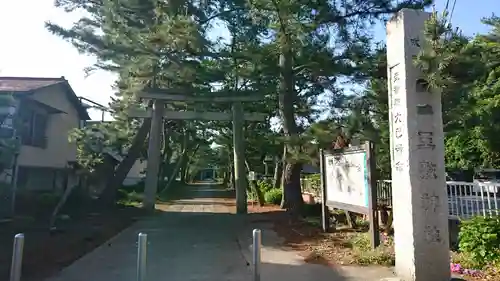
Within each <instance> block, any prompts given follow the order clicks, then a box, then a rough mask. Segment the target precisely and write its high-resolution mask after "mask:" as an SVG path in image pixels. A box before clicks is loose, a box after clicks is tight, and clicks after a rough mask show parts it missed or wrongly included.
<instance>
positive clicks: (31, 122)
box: [19, 108, 48, 148]
mask: <svg viewBox="0 0 500 281" xmlns="http://www.w3.org/2000/svg"><path fill="white" fill-rule="evenodd" d="M19 115H20V116H19V117H20V120H21V130H20V135H21V143H22V144H23V145H30V146H35V147H40V148H46V146H47V137H46V134H45V132H46V130H47V118H48V115H47V114H43V113H39V112H35V111H34V110H32V109H30V108H23V109H22V110H21V112H20V114H19Z"/></svg>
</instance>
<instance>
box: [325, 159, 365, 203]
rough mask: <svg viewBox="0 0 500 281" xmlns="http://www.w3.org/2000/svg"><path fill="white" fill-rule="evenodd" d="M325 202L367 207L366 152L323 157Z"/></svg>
mask: <svg viewBox="0 0 500 281" xmlns="http://www.w3.org/2000/svg"><path fill="white" fill-rule="evenodd" d="M325 173H326V175H325V178H326V184H325V188H326V201H327V202H328V201H332V202H338V203H344V204H349V205H354V206H360V207H368V203H369V201H368V200H369V193H368V188H369V184H368V168H367V166H366V152H365V151H359V152H353V153H346V154H343V155H328V154H326V155H325Z"/></svg>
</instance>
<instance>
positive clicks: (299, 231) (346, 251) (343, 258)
mask: <svg viewBox="0 0 500 281" xmlns="http://www.w3.org/2000/svg"><path fill="white" fill-rule="evenodd" d="M249 212H250V213H261V216H259V219H258V220H259V221H267V222H272V223H273V224H274V230H275V231H276V233H277V234H278V235H279V236H280V237H282V238H283V239H284V243H283V247H284V248H288V249H293V250H295V251H299V252H300V255H301V256H302V257H304V261H305V262H308V263H315V264H322V265H325V266H331V267H335V266H341V265H349V264H353V265H371V264H378V265H383V266H390V263H391V262H393V260H392V259H389V258H388V257H391V256H392V257H393V252H392V251H393V250H392V247H391V246H387V243H388V242H387V236H385V235H384V234H383V235H382V237H381V238H382V240H383V241H381V242H382V246H381V247H380V248H379V250H377V251H378V253H375V254H374V253H373V252H372V253H370V254H369V255H366V256H365V257H363V255H362V254H361V255H360V253H362V252H363V251H360V250H359V245H357V246H356V247H353V243H352V241H353V238H355V237H359V235H360V232H361V231H360V230H352V229H349V228H348V227H339V228H338V229H337V230H336V231H335V232H334V233H323V232H322V230H321V227H320V226H319V224H317V223H314V222H313V223H311V222H310V221H308V220H307V219H304V220H300V221H294V222H292V221H291V220H290V218H289V217H288V216H287V215H286V214H285V213H284V212H283V211H282V210H280V209H279V207H278V206H265V207H258V206H256V205H254V206H252V207H250V206H249ZM384 240H385V241H384ZM384 244H385V245H386V246H384ZM362 246H363V245H362ZM365 247H367V248H368V245H365ZM354 248H357V250H355V249H354ZM382 251H386V252H383V253H382ZM367 252H368V251H367ZM457 277H460V278H463V280H468V281H500V272H499V270H498V269H491V270H487V271H485V272H484V273H483V274H482V275H481V276H476V277H472V276H457ZM457 280H458V279H457Z"/></svg>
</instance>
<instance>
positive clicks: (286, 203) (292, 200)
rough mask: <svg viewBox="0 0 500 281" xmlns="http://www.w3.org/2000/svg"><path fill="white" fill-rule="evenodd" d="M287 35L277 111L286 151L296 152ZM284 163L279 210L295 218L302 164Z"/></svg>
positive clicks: (291, 63) (293, 88) (281, 57)
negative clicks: (292, 142)
mask: <svg viewBox="0 0 500 281" xmlns="http://www.w3.org/2000/svg"><path fill="white" fill-rule="evenodd" d="M286 37H287V35H286V34H281V38H282V42H281V54H280V61H279V64H280V65H279V66H280V75H281V77H280V85H279V99H278V100H279V111H280V115H281V118H282V120H283V133H284V135H285V138H286V140H285V141H286V143H285V147H286V151H287V152H296V151H297V148H296V147H294V146H293V145H292V144H291V143H290V139H295V138H297V137H298V127H297V123H296V121H295V109H294V104H295V100H296V95H297V94H296V92H295V82H294V79H293V78H294V73H293V61H292V60H293V53H292V50H291V47H290V44H289V42H287V38H286ZM285 159H286V162H285V163H284V167H283V170H284V171H283V173H284V184H283V197H282V201H281V208H284V209H287V210H288V211H290V213H291V214H292V215H293V216H294V217H295V216H298V215H299V213H300V210H301V208H302V205H303V204H304V201H303V199H302V191H301V188H300V173H301V170H302V164H301V163H300V162H299V161H297V160H295V159H290V157H285Z"/></svg>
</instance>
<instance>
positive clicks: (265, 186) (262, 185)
mask: <svg viewBox="0 0 500 281" xmlns="http://www.w3.org/2000/svg"><path fill="white" fill-rule="evenodd" d="M257 186H258V187H259V189H260V191H261V192H262V193H267V192H268V191H269V190H271V189H273V184H272V183H271V182H269V181H266V180H260V181H257Z"/></svg>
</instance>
